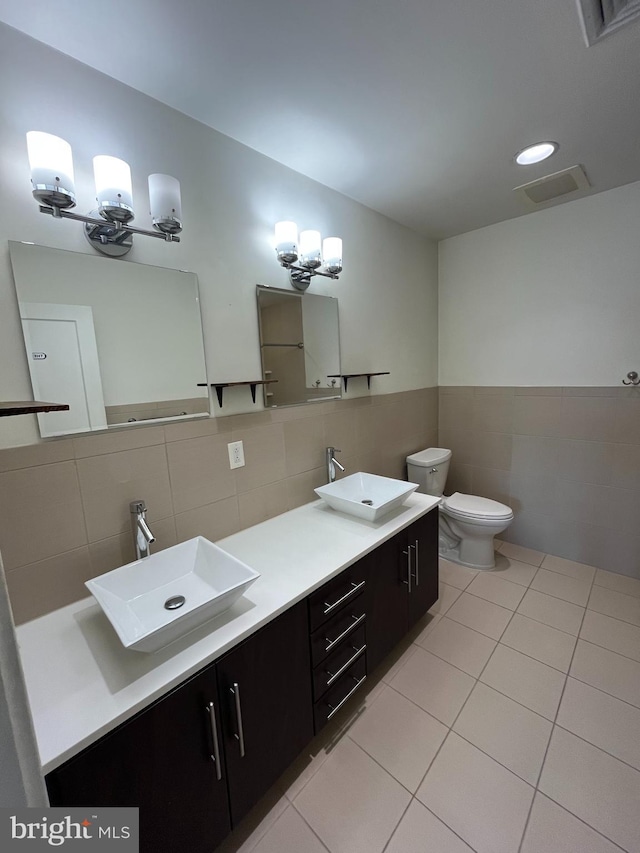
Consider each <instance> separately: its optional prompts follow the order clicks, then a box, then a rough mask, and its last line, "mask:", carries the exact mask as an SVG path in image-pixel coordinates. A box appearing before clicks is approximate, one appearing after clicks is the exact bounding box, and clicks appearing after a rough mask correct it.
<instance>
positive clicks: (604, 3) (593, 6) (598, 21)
mask: <svg viewBox="0 0 640 853" xmlns="http://www.w3.org/2000/svg"><path fill="white" fill-rule="evenodd" d="M578 9H579V10H580V12H581V16H582V25H583V30H584V37H585V39H586V42H587V44H588V45H591V44H595V42H597V41H600V39H602V38H604V37H605V36H607V35H609V33H613V32H615V31H616V30H619V29H620V27H624V26H625V25H626V24H630V23H631V21H633V20H635V19H636V18H638V17H640V0H578Z"/></svg>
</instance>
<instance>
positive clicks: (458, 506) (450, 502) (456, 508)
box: [442, 492, 513, 519]
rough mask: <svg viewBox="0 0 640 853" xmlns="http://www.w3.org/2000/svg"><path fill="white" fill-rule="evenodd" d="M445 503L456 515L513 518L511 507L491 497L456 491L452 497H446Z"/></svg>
mask: <svg viewBox="0 0 640 853" xmlns="http://www.w3.org/2000/svg"><path fill="white" fill-rule="evenodd" d="M442 503H443V505H444V506H445V507H446V508H447V509H449V510H451V512H453V513H455V514H456V515H460V516H465V517H466V518H496V519H498V518H511V516H512V515H513V512H512V510H511V507H508V506H507V505H506V504H501V503H498V501H492V500H489V498H479V497H478V496H477V495H463V494H461V493H460V492H454V494H452V495H451V497H448V498H444V500H443V501H442Z"/></svg>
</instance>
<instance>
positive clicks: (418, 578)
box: [413, 539, 420, 586]
mask: <svg viewBox="0 0 640 853" xmlns="http://www.w3.org/2000/svg"><path fill="white" fill-rule="evenodd" d="M419 544H420V543H419V542H418V540H417V539H416V544H415V545H414V546H413V547H414V548H415V551H416V586H420V551H419V550H418V545H419Z"/></svg>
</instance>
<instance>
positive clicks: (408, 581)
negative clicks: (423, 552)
mask: <svg viewBox="0 0 640 853" xmlns="http://www.w3.org/2000/svg"><path fill="white" fill-rule="evenodd" d="M411 548H412V546H411V545H408V546H407V550H406V551H403V552H402V553H403V554H404V555H405V557H406V558H407V579H406V581H402V583H404V584H406V585H407V586H408V587H409V595H411Z"/></svg>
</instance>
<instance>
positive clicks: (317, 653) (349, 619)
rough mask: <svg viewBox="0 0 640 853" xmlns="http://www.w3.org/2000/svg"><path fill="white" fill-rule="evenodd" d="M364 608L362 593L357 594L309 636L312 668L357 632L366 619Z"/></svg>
mask: <svg viewBox="0 0 640 853" xmlns="http://www.w3.org/2000/svg"><path fill="white" fill-rule="evenodd" d="M365 607H366V599H365V597H364V595H363V594H362V592H359V593H358V595H357V596H356V597H355V598H354V599H350V600H349V603H348V605H347V606H346V607H344V608H342V609H341V610H340V612H339V613H336V615H335V616H332V617H331V618H330V619H328V620H327V621H326V622H325V623H324V625H321V626H320V627H319V628H317V629H316V630H315V631H314V632H313V634H312V635H311V665H312V666H314V667H315V666H317V665H318V664H319V663H320V662H321V661H323V660H324V659H325V658H326V657H327V655H330V654H331V653H332V652H333V651H334V650H336V649H337V648H338V647H339V646H340V644H341V643H342V642H343V641H345V640H347V639H348V638H349V637H350V636H351V634H353V633H354V631H357V630H358V628H359V627H360V625H362V624H363V623H364V620H365V617H366V610H365Z"/></svg>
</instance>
